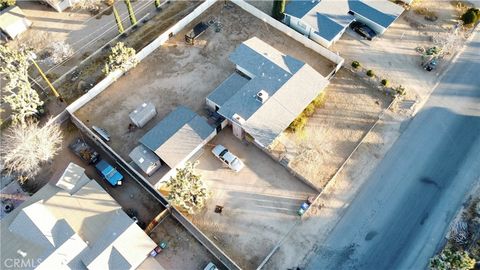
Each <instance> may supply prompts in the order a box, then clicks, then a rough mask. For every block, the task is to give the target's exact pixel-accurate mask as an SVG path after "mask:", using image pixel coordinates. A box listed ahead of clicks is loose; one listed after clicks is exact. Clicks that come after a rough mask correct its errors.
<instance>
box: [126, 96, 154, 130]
mask: <svg viewBox="0 0 480 270" xmlns="http://www.w3.org/2000/svg"><path fill="white" fill-rule="evenodd" d="M155 115H157V110H156V109H155V105H153V103H151V102H146V103H142V105H140V106H138V107H137V108H136V109H135V110H133V112H131V113H130V114H129V115H128V116H129V117H130V120H132V123H133V124H135V125H136V126H137V127H139V128H142V127H143V126H145V125H146V124H147V123H148V121H150V120H151V119H152V118H153V117H155Z"/></svg>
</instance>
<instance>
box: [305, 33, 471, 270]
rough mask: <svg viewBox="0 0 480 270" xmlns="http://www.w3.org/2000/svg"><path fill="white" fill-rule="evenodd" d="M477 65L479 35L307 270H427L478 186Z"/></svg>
mask: <svg viewBox="0 0 480 270" xmlns="http://www.w3.org/2000/svg"><path fill="white" fill-rule="evenodd" d="M477 32H478V31H477ZM479 64H480V34H478V33H477V34H476V36H475V37H474V38H473V39H472V40H471V42H470V43H469V44H468V47H466V49H465V51H464V52H463V53H462V54H461V55H460V57H459V58H458V59H457V61H456V62H455V64H453V65H452V66H451V68H450V70H449V71H448V73H447V74H446V75H445V76H444V77H443V78H442V80H441V82H440V84H439V85H438V86H437V88H436V89H435V91H434V92H433V94H432V96H431V97H430V99H429V100H428V102H427V103H426V105H425V107H424V108H423V109H422V110H421V111H420V112H419V113H418V114H417V116H416V117H415V118H414V119H413V120H412V121H411V122H410V123H409V125H408V127H407V128H406V130H405V131H404V133H403V134H402V136H401V137H400V138H399V139H398V140H397V142H396V143H395V144H394V146H393V147H392V149H391V150H390V151H389V152H388V153H387V155H386V157H385V158H384V160H383V161H382V162H381V163H380V164H379V166H378V167H377V168H376V170H375V172H374V173H373V174H372V175H371V176H370V177H369V180H368V181H367V182H366V184H365V185H364V186H363V187H362V189H361V190H360V191H359V193H358V195H357V196H356V198H355V199H354V200H353V201H352V203H351V206H350V207H349V208H348V209H347V210H346V211H345V213H344V215H343V217H342V218H341V219H340V220H339V222H338V223H337V225H336V226H335V228H334V229H333V231H332V232H331V233H330V235H329V236H328V238H327V239H326V240H325V241H324V242H323V243H322V244H320V245H319V248H318V252H317V253H316V254H315V255H314V256H313V258H312V259H311V260H310V262H309V264H308V266H307V268H308V269H375V270H379V269H422V268H425V267H426V265H427V263H428V258H430V257H431V256H432V255H433V254H434V252H435V250H436V249H437V248H438V246H439V243H440V242H441V241H442V238H443V236H444V234H445V231H446V229H447V228H448V224H449V222H450V220H451V219H452V217H453V216H454V214H455V211H457V210H458V209H459V207H460V205H461V203H462V201H463V200H464V198H465V194H466V193H467V192H468V191H469V189H470V188H471V186H472V184H474V183H476V182H478V181H480V75H479V74H480V73H478V65H479Z"/></svg>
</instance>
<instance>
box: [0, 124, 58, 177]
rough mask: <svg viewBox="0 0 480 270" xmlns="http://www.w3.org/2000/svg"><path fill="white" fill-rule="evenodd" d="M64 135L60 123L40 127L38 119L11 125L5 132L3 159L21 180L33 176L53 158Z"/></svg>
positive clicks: (2, 148)
mask: <svg viewBox="0 0 480 270" xmlns="http://www.w3.org/2000/svg"><path fill="white" fill-rule="evenodd" d="M62 140H63V135H62V132H61V130H60V126H59V125H57V124H51V125H45V126H43V127H39V126H38V123H36V122H31V121H29V122H27V123H26V124H25V125H17V126H13V127H11V128H10V129H9V130H8V131H7V132H5V133H4V134H3V138H2V141H1V149H0V153H1V160H2V164H3V166H4V168H5V169H6V170H7V172H8V173H15V174H18V175H19V179H20V181H21V182H24V181H25V180H27V179H31V178H33V177H34V176H35V175H36V174H37V173H38V172H39V171H40V169H41V165H42V164H45V163H46V162H49V161H51V160H52V159H53V157H54V156H55V155H56V154H57V153H58V151H59V150H60V149H61V146H62Z"/></svg>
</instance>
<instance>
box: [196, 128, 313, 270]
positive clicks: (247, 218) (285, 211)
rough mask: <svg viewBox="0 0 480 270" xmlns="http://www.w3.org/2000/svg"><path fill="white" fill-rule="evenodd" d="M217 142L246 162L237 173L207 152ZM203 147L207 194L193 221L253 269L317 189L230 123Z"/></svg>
mask: <svg viewBox="0 0 480 270" xmlns="http://www.w3.org/2000/svg"><path fill="white" fill-rule="evenodd" d="M216 144H222V145H223V146H225V147H227V148H228V149H229V150H230V151H232V153H234V154H235V155H237V156H238V157H239V158H240V159H241V160H242V161H243V162H244V163H245V167H244V168H243V169H242V170H241V171H240V172H239V173H235V172H234V171H232V170H230V169H228V168H226V167H225V166H224V165H223V163H221V162H220V161H219V160H218V159H217V158H216V157H215V156H214V155H213V154H212V153H211V148H212V147H213V145H216ZM206 148H207V149H205V152H204V154H203V155H202V156H201V157H200V159H199V161H200V164H199V165H198V167H197V169H198V171H199V173H200V174H201V175H202V177H203V179H204V180H205V181H206V184H207V186H208V189H209V190H210V192H211V197H210V199H209V201H208V203H207V207H206V208H205V209H204V210H203V211H202V212H200V213H198V214H197V215H195V216H193V217H192V221H193V223H194V224H195V225H196V226H197V227H198V228H199V229H200V230H201V231H202V232H203V233H205V234H206V235H207V236H208V237H209V238H210V239H211V240H212V241H213V242H215V243H216V244H217V245H218V246H219V247H220V248H221V249H222V250H223V251H224V252H225V253H226V254H227V255H228V256H230V257H231V258H232V259H233V260H234V261H235V262H236V263H238V264H239V265H240V267H242V268H245V269H255V268H256V267H257V266H258V265H259V264H260V263H261V261H262V260H263V259H264V257H265V256H267V254H268V253H269V252H270V251H271V249H272V248H273V247H274V246H275V245H276V244H277V243H278V241H280V239H281V238H282V236H283V235H285V234H286V233H287V232H288V231H289V229H290V228H291V227H292V226H293V225H294V224H295V223H296V222H297V221H298V220H299V217H298V216H297V214H296V211H297V210H298V208H299V206H300V204H301V203H302V201H304V200H306V199H307V197H308V196H312V195H315V193H316V192H315V191H314V190H313V189H311V188H310V187H308V186H307V185H306V184H304V183H303V182H301V181H299V180H298V179H297V178H295V177H294V176H293V175H292V174H290V173H289V172H288V171H287V170H286V169H285V168H283V167H282V166H281V165H280V164H278V163H277V162H276V161H274V160H273V159H272V158H270V157H269V156H268V155H266V154H265V153H263V152H262V151H261V150H260V149H258V148H257V147H256V146H254V145H251V144H248V145H247V144H245V143H244V142H241V141H240V140H238V139H237V138H235V137H234V136H233V134H232V131H231V129H230V128H227V129H225V130H223V131H221V132H220V133H219V134H218V135H217V137H216V138H215V139H214V140H213V141H212V142H211V144H210V145H209V146H207V147H206ZM216 205H220V206H223V207H224V208H223V212H222V213H221V214H218V213H215V212H214V209H215V206H216Z"/></svg>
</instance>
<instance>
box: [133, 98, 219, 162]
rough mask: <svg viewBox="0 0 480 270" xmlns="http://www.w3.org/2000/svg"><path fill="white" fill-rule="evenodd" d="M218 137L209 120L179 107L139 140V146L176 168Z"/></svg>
mask: <svg viewBox="0 0 480 270" xmlns="http://www.w3.org/2000/svg"><path fill="white" fill-rule="evenodd" d="M215 135H216V131H215V129H214V128H213V127H212V126H210V125H209V124H208V123H207V121H206V119H204V118H203V117H201V116H200V115H198V114H197V113H195V112H193V111H192V110H190V109H188V108H186V107H183V106H179V107H177V108H176V109H175V110H174V111H173V112H171V113H170V114H168V115H167V116H166V117H165V118H164V119H162V121H160V122H159V123H158V124H157V125H156V126H155V127H153V128H152V129H151V130H149V131H148V132H147V133H146V134H145V135H144V136H143V137H142V138H140V143H141V144H143V145H144V146H145V147H146V148H148V149H149V150H151V151H152V152H154V153H155V154H156V155H157V156H158V157H159V158H160V160H161V161H163V162H164V163H165V164H167V165H168V166H169V167H170V168H171V169H174V168H177V167H178V166H181V165H183V163H185V162H186V161H188V160H189V159H190V158H191V157H192V156H193V155H195V154H196V153H197V152H198V151H199V150H200V149H202V147H203V146H204V145H205V144H206V143H207V142H208V141H210V140H211V139H212V138H213V137H214V136H215Z"/></svg>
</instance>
